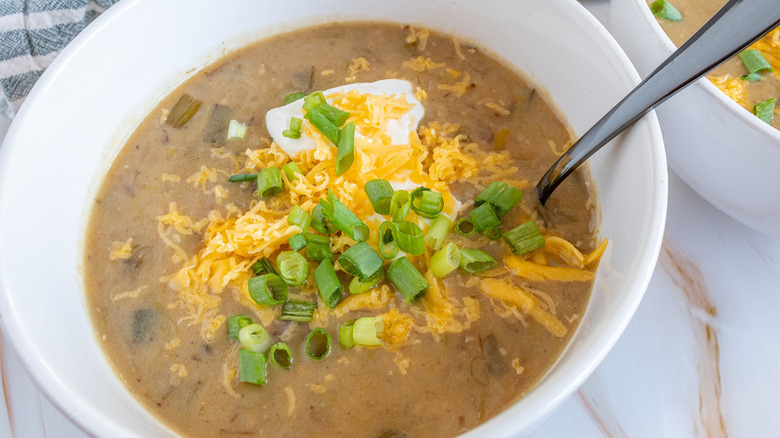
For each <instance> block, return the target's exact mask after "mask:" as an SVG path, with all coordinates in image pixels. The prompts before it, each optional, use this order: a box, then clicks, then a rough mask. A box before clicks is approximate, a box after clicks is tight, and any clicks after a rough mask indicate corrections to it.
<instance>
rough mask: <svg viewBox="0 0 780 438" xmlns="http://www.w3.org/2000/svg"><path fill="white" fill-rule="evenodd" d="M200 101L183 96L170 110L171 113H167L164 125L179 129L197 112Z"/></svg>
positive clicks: (187, 95)
mask: <svg viewBox="0 0 780 438" xmlns="http://www.w3.org/2000/svg"><path fill="white" fill-rule="evenodd" d="M200 104H201V101H199V100H198V99H195V98H194V97H192V96H190V95H189V94H183V95H182V96H181V97H180V98H179V100H178V101H177V102H176V105H174V106H173V108H171V112H170V113H168V117H166V118H165V123H167V124H169V125H171V126H173V127H174V128H181V127H182V126H184V125H186V124H187V122H189V121H190V119H191V118H192V116H194V115H195V113H196V112H198V108H200Z"/></svg>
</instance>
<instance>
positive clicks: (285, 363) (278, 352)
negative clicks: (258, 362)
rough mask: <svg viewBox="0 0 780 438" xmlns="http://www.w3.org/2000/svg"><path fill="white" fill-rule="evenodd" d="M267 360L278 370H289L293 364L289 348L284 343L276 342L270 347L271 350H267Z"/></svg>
mask: <svg viewBox="0 0 780 438" xmlns="http://www.w3.org/2000/svg"><path fill="white" fill-rule="evenodd" d="M268 360H269V361H270V362H271V363H272V364H274V365H276V366H278V367H279V368H282V369H285V370H289V369H290V368H291V367H292V364H293V357H292V353H291V352H290V347H288V346H287V344H285V343H284V342H277V343H275V344H274V345H271V349H270V350H268Z"/></svg>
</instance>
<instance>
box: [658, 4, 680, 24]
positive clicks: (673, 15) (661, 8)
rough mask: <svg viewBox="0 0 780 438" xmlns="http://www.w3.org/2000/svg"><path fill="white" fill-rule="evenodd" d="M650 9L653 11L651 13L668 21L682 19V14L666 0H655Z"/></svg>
mask: <svg viewBox="0 0 780 438" xmlns="http://www.w3.org/2000/svg"><path fill="white" fill-rule="evenodd" d="M650 10H651V11H653V15H655V16H656V17H659V18H663V19H665V20H669V21H680V20H682V14H681V13H680V11H678V10H677V8H675V7H674V6H672V5H671V3H669V2H667V1H666V0H656V1H654V2H653V4H652V5H650Z"/></svg>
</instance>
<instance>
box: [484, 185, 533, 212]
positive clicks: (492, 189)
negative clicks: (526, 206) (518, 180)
mask: <svg viewBox="0 0 780 438" xmlns="http://www.w3.org/2000/svg"><path fill="white" fill-rule="evenodd" d="M522 199H523V192H522V191H520V189H518V188H517V187H514V186H512V185H510V184H508V183H505V182H503V181H493V182H492V183H490V184H488V186H487V187H485V190H483V191H482V193H480V194H479V195H478V196H477V199H475V200H474V206H475V207H479V206H480V205H483V204H485V203H489V204H490V205H491V206H492V207H493V210H495V212H496V214H497V215H499V216H503V215H505V214H507V212H508V211H509V210H511V209H512V207H514V206H515V205H517V203H518V202H520V201H521V200H522Z"/></svg>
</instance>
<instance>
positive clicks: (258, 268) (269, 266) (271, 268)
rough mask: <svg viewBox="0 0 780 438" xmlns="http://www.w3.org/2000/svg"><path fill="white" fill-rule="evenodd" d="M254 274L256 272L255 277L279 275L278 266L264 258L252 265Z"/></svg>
mask: <svg viewBox="0 0 780 438" xmlns="http://www.w3.org/2000/svg"><path fill="white" fill-rule="evenodd" d="M252 272H254V273H255V275H262V274H276V275H279V271H277V270H276V266H275V265H274V264H273V262H271V260H269V259H268V257H263V258H262V259H260V260H258V261H256V262H254V263H252Z"/></svg>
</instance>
